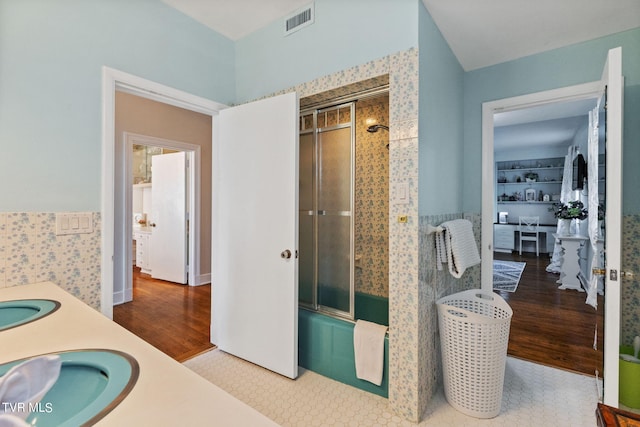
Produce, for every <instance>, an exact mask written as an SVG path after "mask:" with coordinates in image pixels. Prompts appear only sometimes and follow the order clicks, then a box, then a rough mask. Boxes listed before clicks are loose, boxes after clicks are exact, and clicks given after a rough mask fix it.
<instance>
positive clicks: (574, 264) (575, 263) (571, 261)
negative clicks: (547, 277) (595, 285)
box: [553, 233, 589, 292]
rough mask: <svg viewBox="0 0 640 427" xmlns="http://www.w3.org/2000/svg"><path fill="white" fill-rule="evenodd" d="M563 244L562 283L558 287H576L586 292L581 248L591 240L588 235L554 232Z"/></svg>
mask: <svg viewBox="0 0 640 427" xmlns="http://www.w3.org/2000/svg"><path fill="white" fill-rule="evenodd" d="M553 237H555V238H556V239H557V240H558V241H559V242H560V246H562V264H561V265H562V269H561V271H560V279H558V282H557V283H560V284H561V285H560V287H559V288H558V289H575V290H576V291H580V292H584V289H582V282H580V278H579V277H578V275H579V274H580V249H582V247H583V246H584V244H585V242H587V241H588V240H589V238H588V237H586V236H579V235H560V234H555V233H554V234H553Z"/></svg>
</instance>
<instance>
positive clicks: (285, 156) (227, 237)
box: [211, 93, 299, 378]
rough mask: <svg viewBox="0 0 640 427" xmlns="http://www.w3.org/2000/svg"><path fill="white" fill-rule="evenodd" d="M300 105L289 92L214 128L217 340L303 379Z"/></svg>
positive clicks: (224, 117) (229, 114) (224, 116)
mask: <svg viewBox="0 0 640 427" xmlns="http://www.w3.org/2000/svg"><path fill="white" fill-rule="evenodd" d="M298 115H299V112H298V99H297V95H296V94H295V93H289V94H286V95H281V96H277V97H273V98H269V99H265V100H261V101H257V102H252V103H249V104H244V105H240V106H237V107H233V108H228V109H225V110H222V111H221V112H220V116H219V118H218V120H216V121H215V122H214V132H216V134H217V135H216V137H215V138H214V146H213V210H212V217H213V220H212V222H213V225H212V242H213V248H212V292H211V294H212V295H211V298H212V305H211V312H212V320H211V341H212V343H214V344H216V345H217V346H218V347H219V348H220V349H221V350H223V351H225V352H228V353H231V354H233V355H236V356H238V357H240V358H242V359H245V360H248V361H250V362H252V363H255V364H257V365H260V366H263V367H265V368H267V369H269V370H271V371H274V372H277V373H279V374H281V375H284V376H286V377H289V378H296V377H297V376H298V268H297V267H298V259H297V247H298Z"/></svg>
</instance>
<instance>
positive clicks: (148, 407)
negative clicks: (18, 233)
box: [0, 282, 277, 427]
mask: <svg viewBox="0 0 640 427" xmlns="http://www.w3.org/2000/svg"><path fill="white" fill-rule="evenodd" d="M38 298H42V299H52V300H57V301H59V302H60V303H61V304H62V305H61V307H60V309H58V310H57V311H56V312H54V313H52V314H50V315H48V316H46V317H44V318H42V319H39V320H36V321H34V322H31V323H28V324H25V325H22V326H18V327H16V328H13V329H8V330H6V331H0V364H2V363H6V362H10V361H14V360H18V359H22V358H26V357H32V356H35V355H39V354H44V353H51V352H56V351H62V350H79V349H91V348H100V349H113V350H119V351H123V352H125V353H128V354H130V355H131V356H133V357H134V358H135V359H136V360H137V361H138V363H139V365H140V376H139V378H138V381H137V382H136V384H135V385H134V387H133V389H132V390H131V392H130V393H129V395H128V396H127V397H126V398H125V399H124V400H123V401H122V402H121V403H120V404H119V405H118V406H116V407H115V408H114V409H113V411H111V412H110V413H109V414H107V415H106V416H105V417H104V418H103V419H101V420H100V421H99V422H98V423H97V424H96V425H99V426H125V425H127V426H134V425H136V426H138V425H149V426H151V425H153V426H178V425H184V426H187V425H189V426H196V425H223V426H242V427H244V426H276V425H277V424H276V423H274V422H273V421H271V420H270V419H268V418H267V417H265V416H264V415H262V414H260V413H259V412H258V411H256V410H255V409H253V408H251V407H249V406H248V405H246V404H245V403H243V402H241V401H240V400H238V399H236V398H235V397H233V396H231V395H230V394H228V393H227V392H225V391H224V390H222V389H220V388H219V387H217V386H215V385H214V384H212V383H210V382H209V381H207V380H205V379H204V378H202V377H200V376H199V375H197V374H196V373H194V372H193V371H191V370H189V369H188V368H186V367H184V366H183V365H181V364H180V363H178V362H176V361H175V360H173V359H172V358H170V357H169V356H167V355H166V354H164V353H162V352H161V351H159V350H158V349H156V348H155V347H153V346H151V345H150V344H148V343H146V342H145V341H143V340H142V339H140V338H138V337H137V336H135V335H134V334H132V333H131V332H129V331H127V330H126V329H124V328H123V327H121V326H120V325H118V324H117V323H115V322H113V321H111V320H109V319H107V318H106V317H104V316H103V315H102V314H100V313H98V312H97V311H95V310H94V309H93V308H91V307H89V306H88V305H86V304H84V303H83V302H81V301H80V300H78V299H77V298H75V297H73V296H72V295H70V294H69V293H67V292H65V291H64V290H62V289H61V288H60V287H58V286H57V285H55V284H53V283H50V282H42V283H34V284H30V285H24V286H14V287H10V288H3V289H0V301H9V300H14V299H38Z"/></svg>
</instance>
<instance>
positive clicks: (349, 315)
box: [299, 101, 356, 320]
mask: <svg viewBox="0 0 640 427" xmlns="http://www.w3.org/2000/svg"><path fill="white" fill-rule="evenodd" d="M345 107H349V109H350V110H349V111H350V120H349V123H348V124H345V123H343V124H340V120H339V114H340V110H341V109H344V108H345ZM334 110H335V111H336V114H337V119H336V121H337V124H336V125H333V126H325V127H323V128H318V115H319V114H323V113H324V114H325V123H326V122H327V120H326V113H327V112H330V111H334ZM355 111H356V109H355V101H351V102H346V103H342V104H338V105H332V106H329V107H325V108H314V109H308V110H305V111H301V112H300V117H304V116H308V115H309V114H313V128H312V129H309V130H305V131H302V130H301V131H300V134H301V135H302V134H309V133H311V134H313V159H312V168H313V181H312V186H313V192H314V194H313V208H312V210H311V211H307V210H305V211H303V210H301V211H300V215H309V216H312V217H313V245H314V259H313V285H312V303H311V304H307V303H304V302H300V303H299V304H300V306H302V307H304V308H308V309H311V310H314V311H318V312H321V313H326V314H329V315H332V316H337V317H342V318H346V319H349V320H354V317H355V264H354V257H355V215H354V210H355V157H356V156H355V155H356V153H355V149H356V144H355V142H356V141H355V139H356V138H355ZM345 128H350V130H351V135H350V138H351V141H350V156H351V158H350V171H349V174H350V183H349V192H350V197H349V211H336V212H328V211H325V210H320V209H319V206H318V198H319V189H318V187H319V182H320V167H319V163H318V161H319V158H320V144H319V135H320V134H321V133H323V132H329V131H332V130H337V129H345ZM328 215H335V216H349V312H346V311H343V310H339V309H336V308H333V307H328V306H323V305H320V304H318V290H319V289H318V275H319V268H318V264H319V263H318V237H319V236H318V217H319V216H328Z"/></svg>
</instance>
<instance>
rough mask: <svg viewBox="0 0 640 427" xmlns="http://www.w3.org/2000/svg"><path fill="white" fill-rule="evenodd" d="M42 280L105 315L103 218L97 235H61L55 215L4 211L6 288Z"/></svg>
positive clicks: (1, 274)
mask: <svg viewBox="0 0 640 427" xmlns="http://www.w3.org/2000/svg"><path fill="white" fill-rule="evenodd" d="M42 281H51V282H53V283H56V284H57V285H59V286H60V287H61V288H62V289H64V290H66V291H67V292H69V293H71V294H72V295H74V296H76V297H77V298H79V299H81V300H82V301H84V302H85V303H86V304H88V305H90V306H91V307H93V308H95V309H96V310H100V213H98V212H94V213H93V232H92V233H87V234H72V235H60V236H58V235H56V214H55V213H53V212H0V288H3V287H9V286H20V285H26V284H29V283H34V282H42Z"/></svg>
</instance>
